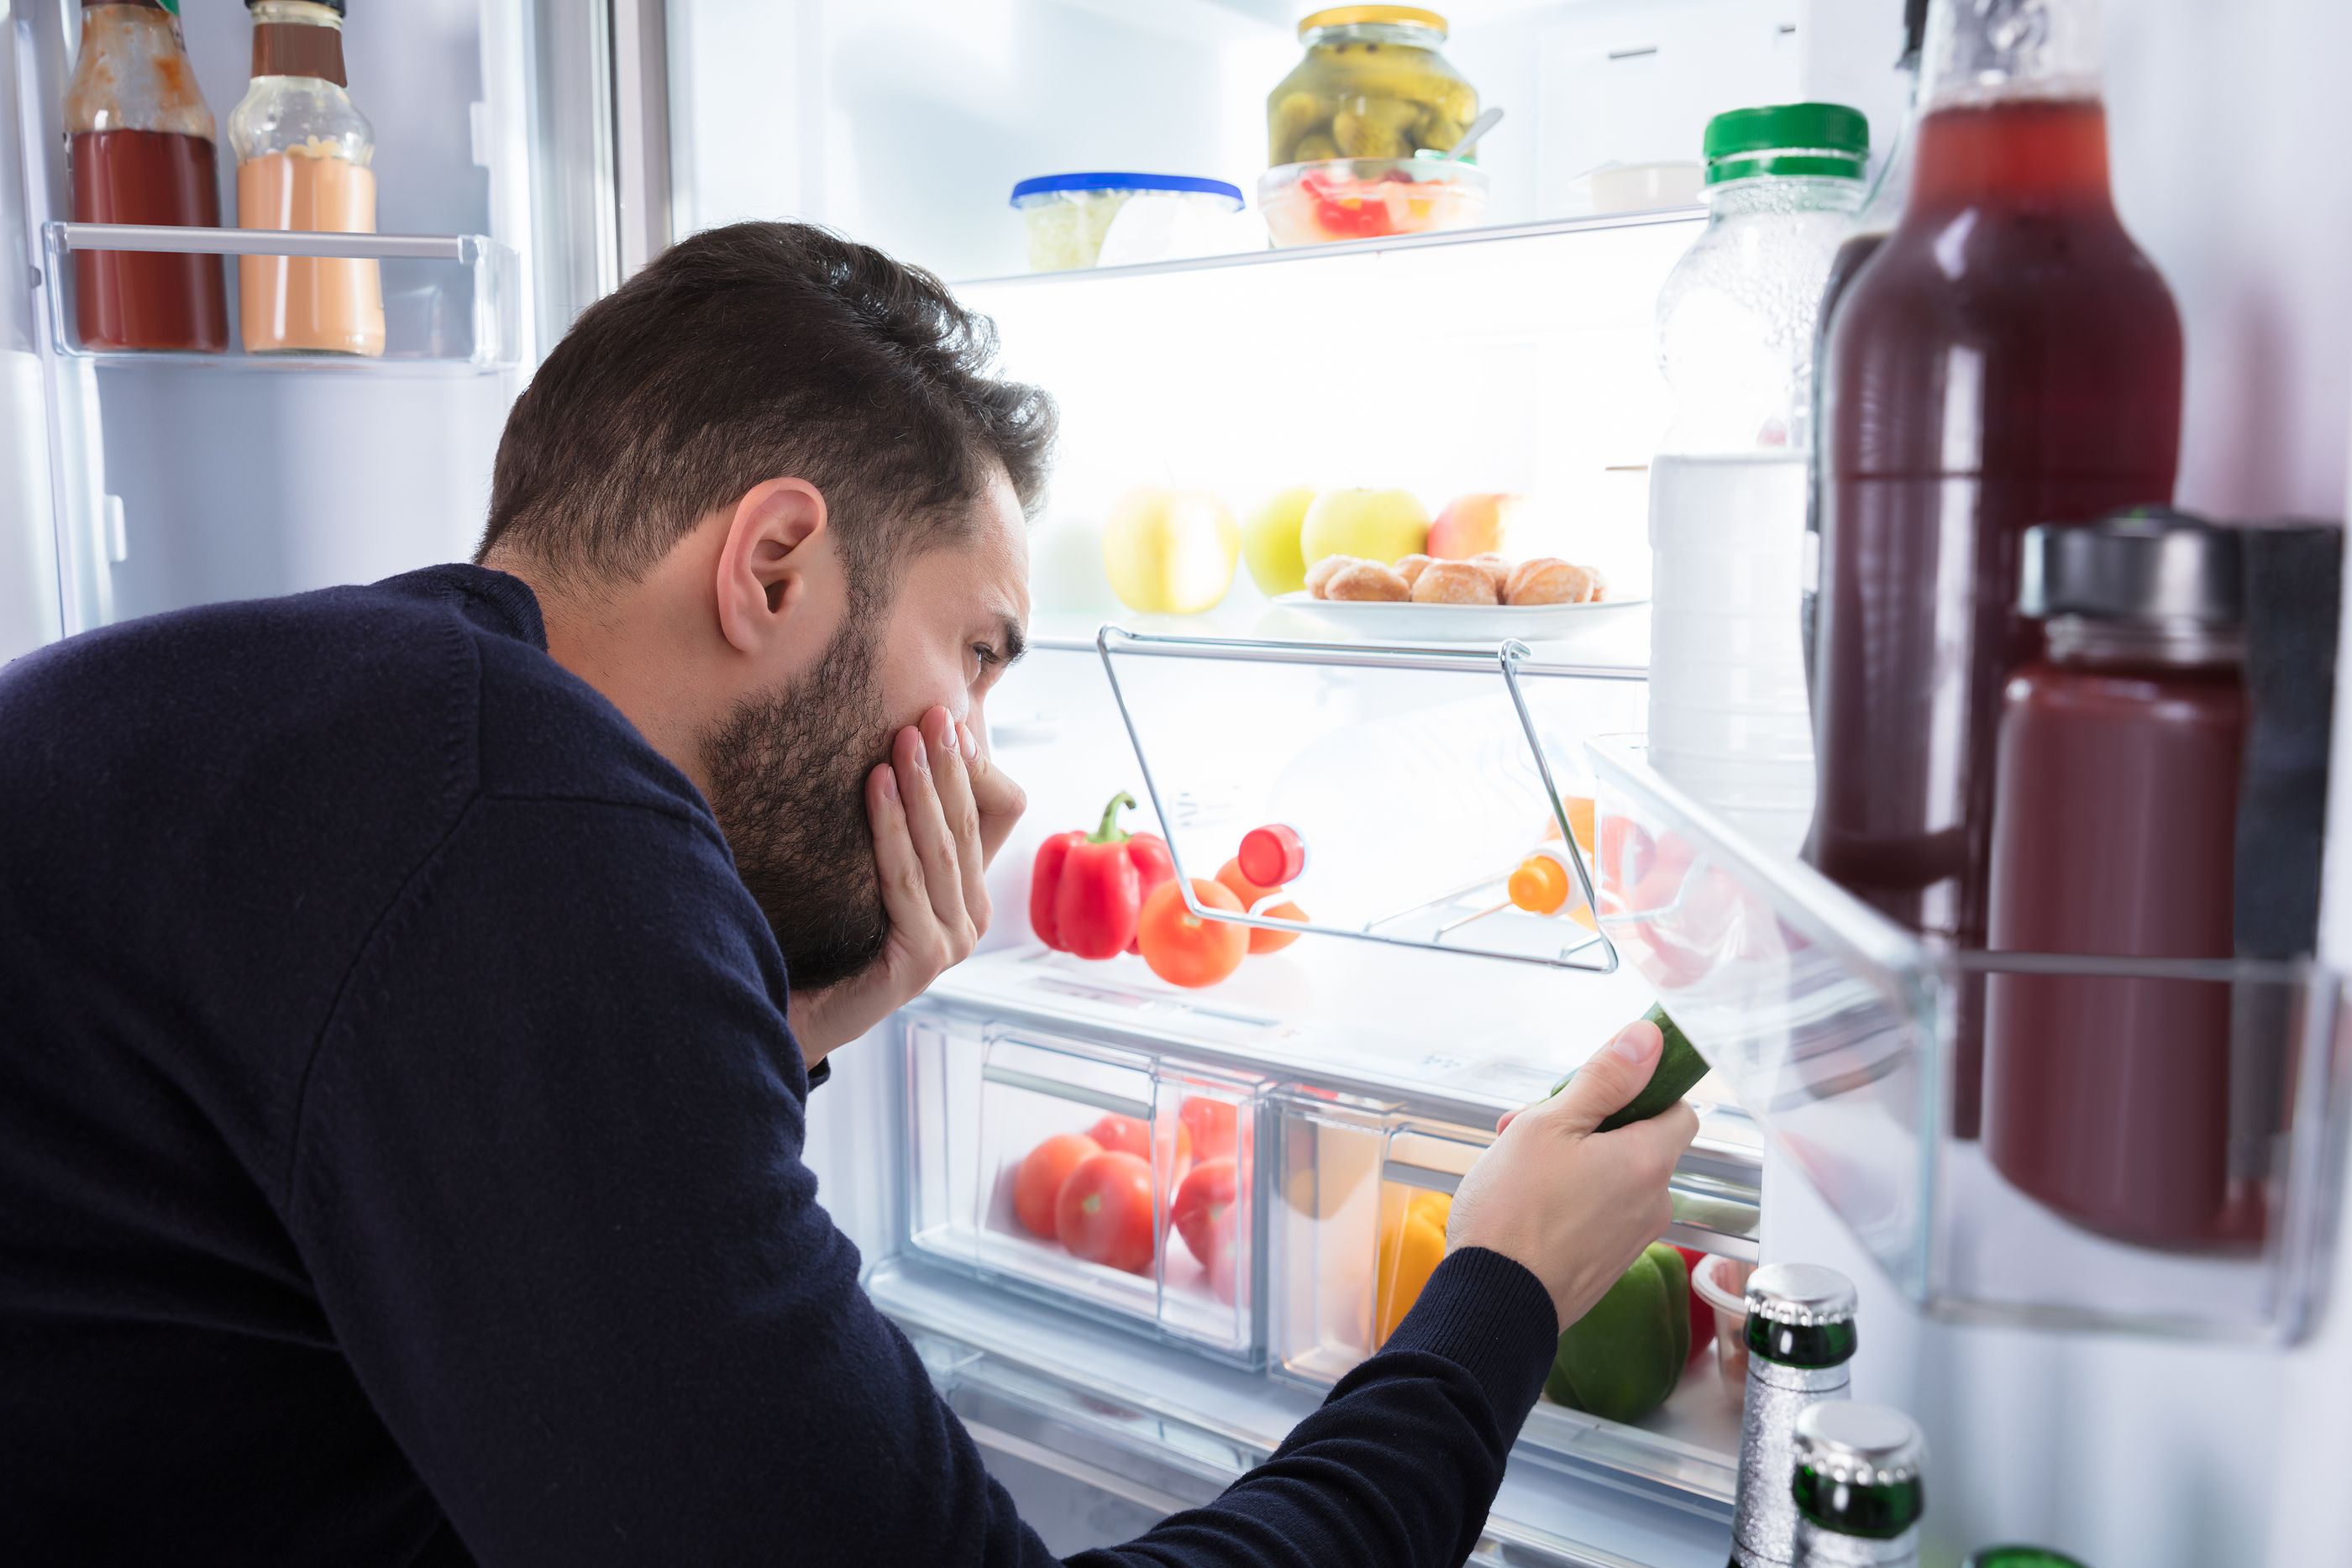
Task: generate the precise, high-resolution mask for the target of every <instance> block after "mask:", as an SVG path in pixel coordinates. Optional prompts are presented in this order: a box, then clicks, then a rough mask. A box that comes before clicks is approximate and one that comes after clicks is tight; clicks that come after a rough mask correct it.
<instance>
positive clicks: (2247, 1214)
mask: <svg viewBox="0 0 2352 1568" xmlns="http://www.w3.org/2000/svg"><path fill="white" fill-rule="evenodd" d="M2025 549H2026V562H2025V571H2024V578H2025V584H2024V588H2023V591H2022V593H2021V600H2020V610H2021V612H2022V613H2024V614H2026V615H2029V616H2032V617H2036V618H2041V619H2042V620H2043V621H2044V623H2045V624H2046V626H2047V628H2048V636H2047V644H2048V645H2047V649H2046V651H2045V653H2043V655H2042V658H2040V659H2038V660H2035V661H2033V662H2032V663H2031V664H2026V665H2025V666H2024V667H2023V668H2021V669H2020V670H2019V671H2018V672H2017V673H2016V674H2013V675H2012V676H2011V677H2010V682H2009V690H2008V692H2007V693H2006V695H2005V696H2004V698H2003V704H2002V714H2001V720H2000V759H1999V762H1998V764H1997V776H1998V782H1997V784H1996V787H1995V810H1994V818H1993V835H1992V841H1993V850H1992V867H1991V915H1990V941H1991V946H1993V948H1994V949H1995V950H1997V951H1999V952H2002V953H2033V954H2067V955H2084V954H2087V955H2092V956H2098V957H2110V958H2141V959H2182V958H2188V959H2198V958H2228V957H2230V956H2232V955H2233V954H2234V952H2235V951H2236V943H2235V940H2234V936H2235V933H2234V925H2235V921H2234V915H2233V904H2234V899H2235V893H2236V882H2237V853H2236V851H2237V819H2238V794H2239V778H2240V775H2241V774H2242V771H2243V770H2244V767H2245V759H2246V730H2247V720H2248V713H2249V709H2248V704H2247V697H2246V688H2245V684H2244V681H2243V679H2242V674H2241V666H2242V663H2243V659H2244V639H2243V636H2242V632H2241V626H2242V622H2243V619H2244V603H2243V597H2244V596H2243V590H2242V586H2241V568H2242V557H2241V550H2240V542H2239V536H2238V534H2237V533H2236V532H2235V531H2233V530H2231V529H2227V528H2207V527H2204V526H2202V525H2200V524H2199V523H2197V522H2196V521H2195V520H2194V519H2193V518H2187V517H2177V516H2156V517H2123V518H2116V519H2112V520H2110V521H2107V522H2104V523H2100V524H2097V525H2095V526H2093V527H2090V528H2036V529H2034V530H2032V533H2030V534H2028V535H2027V537H2026V545H2025ZM1985 996H1986V1008H1985V1113H1984V1146H1985V1155H1986V1157H1987V1158H1988V1159H1990V1161H1991V1162H1992V1165H1993V1167H1994V1168H1995V1169H1997V1170H1999V1171H2000V1173H2001V1175H2002V1176H2005V1177H2007V1178H2008V1179H2009V1181H2010V1182H2011V1184H2012V1185H2014V1186H2017V1187H2019V1188H2020V1189H2021V1190H2023V1191H2024V1192H2027V1193H2029V1194H2031V1195H2032V1196H2033V1197H2036V1198H2038V1199H2040V1200H2041V1201H2042V1203H2044V1204H2046V1205H2048V1206H2049V1207H2051V1208H2053V1209H2055V1210H2056V1211H2057V1212H2059V1213H2061V1214H2063V1215H2065V1216H2066V1217H2067V1218H2070V1219H2073V1220H2074V1221H2075V1222H2076V1223H2078V1224H2081V1225H2084V1226H2086V1227H2088V1228H2091V1229H2093V1230H2096V1231H2100V1232H2102V1233H2104V1234H2105V1235H2109V1236H2114V1237H2116V1238H2119V1239H2123V1240H2126V1241H2136V1242H2139V1243H2141V1244H2143V1245H2147V1246H2156V1247H2168V1248H2206V1247H2214V1246H2221V1245H2227V1244H2230V1243H2231V1242H2232V1241H2248V1242H2251V1241H2252V1240H2255V1239H2258V1236H2259V1230H2260V1211H2259V1206H2248V1205H2244V1204H2235V1205H2233V1203H2232V1201H2231V1199H2232V1191H2231V1180H2230V1177H2231V1172H2230V1159H2229V1154H2230V1124H2231V1071H2230V1063H2231V987H2230V985H2229V984H2228V982H2226V981H2222V980H2213V979H2187V978H2180V977H2172V976H2163V977H2153V976H2151V977H2140V976H2127V977H2117V976H2112V975H2105V976H2094V975H2090V974H2087V973H2080V972H2076V973H2056V974H2025V973H1994V974H1992V975H1990V976H1989V977H1987V978H1986V981H1985ZM2250 1219H2251V1220H2252V1229H2249V1228H2248V1221H2249V1220H2250Z"/></svg>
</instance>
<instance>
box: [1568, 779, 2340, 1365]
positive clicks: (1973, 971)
mask: <svg viewBox="0 0 2352 1568" xmlns="http://www.w3.org/2000/svg"><path fill="white" fill-rule="evenodd" d="M1591 756H1592V763H1593V768H1594V773H1595V777H1596V780H1597V789H1598V799H1599V812H1600V831H1599V853H1598V855H1597V856H1596V861H1597V867H1598V874H1599V877H1600V881H1601V925H1602V928H1603V929H1604V930H1606V931H1608V932H1609V933H1610V935H1611V936H1612V938H1614V940H1615V942H1616V944H1617V946H1618V948H1619V950H1620V951H1621V952H1622V953H1623V954H1624V955H1625V956H1626V958H1627V960H1628V961H1629V962H1630V963H1631V964H1633V966H1634V967H1637V968H1638V969H1639V970H1640V971H1641V972H1642V973H1643V976H1644V977H1646V978H1647V979H1649V980H1650V982H1651V983H1652V984H1653V985H1654V986H1656V987H1657V988H1658V991H1659V996H1660V1000H1661V1001H1662V1002H1663V1003H1664V1006H1665V1008H1666V1009H1667V1010H1668V1011H1669V1012H1671V1013H1672V1014H1673V1015H1674V1018H1675V1021H1676V1022H1677V1023H1678V1024H1680V1025H1681V1026H1682V1028H1683V1030H1684V1031H1685V1033H1687V1034H1688V1035H1689V1036H1690V1038H1691V1040H1692V1042H1693V1043H1694V1044H1695V1045H1696V1046H1697V1047H1698V1049H1699V1051H1701V1052H1702V1053H1703V1054H1705V1056H1706V1059H1707V1061H1708V1062H1709V1064H1710V1065H1711V1066H1713V1067H1714V1069H1715V1070H1716V1071H1717V1073H1718V1074H1719V1075H1720V1076H1721V1077H1722V1078H1723V1079H1724V1080H1726V1081H1727V1083H1728V1084H1729V1086H1730V1087H1731V1089H1732V1091H1733V1092H1735V1093H1737V1094H1738V1097H1739V1099H1740V1101H1741V1103H1743V1104H1744V1105H1745V1106H1746V1107H1747V1109H1748V1112H1749V1113H1750V1114H1751V1115H1752V1116H1753V1117H1754V1118H1755V1119H1756V1121H1757V1122H1758V1123H1759V1124H1760V1125H1761V1127H1762V1129H1763V1131H1764V1133H1765V1134H1766V1135H1767V1136H1769V1138H1771V1139H1772V1140H1773V1142H1774V1143H1775V1144H1776V1145H1778V1146H1779V1147H1780V1149H1781V1150H1782V1151H1783V1152H1784V1153H1785V1154H1786V1155H1788V1157H1789V1159H1790V1163H1791V1164H1792V1165H1794V1166H1796V1168H1797V1169H1798V1170H1800V1171H1801V1172H1802V1173H1803V1174H1804V1176H1805V1177H1806V1178H1807V1179H1808V1180H1809V1181H1810V1182H1811V1184H1812V1185H1813V1186H1815V1187H1816V1188H1818V1189H1819V1191H1820V1192H1821V1194H1822V1197H1824V1198H1825V1199H1826V1200H1827V1201H1828V1203H1829V1204H1830V1206H1831V1207H1832V1208H1833V1209H1834V1210H1835V1211H1836V1212H1837V1213H1838V1215H1839V1216H1840V1217H1841V1218H1843V1220H1844V1221H1845V1223H1846V1224H1847V1225H1848V1226H1849V1227H1850V1228H1852V1229H1853V1232H1854V1234H1855V1235H1856V1237H1857V1238H1859V1239H1860V1240H1861V1241H1862V1243H1863V1245H1864V1247H1865V1248H1866V1249H1868V1250H1869V1251H1870V1252H1871V1254H1872V1255H1873V1256H1874V1258H1875V1259H1876V1260H1877V1261H1878V1262H1879V1263H1880V1264H1881V1266H1883V1267H1884V1268H1885V1271H1886V1273H1887V1275H1888V1277H1889V1278H1890V1279H1891V1280H1893V1281H1895V1284H1896V1285H1897V1286H1898V1287H1899V1288H1900V1289H1902V1290H1903V1291H1905V1293H1906V1295H1908V1296H1909V1297H1910V1298H1911V1299H1912V1300H1913V1301H1916V1302H1917V1303H1918V1304H1919V1305H1920V1306H1922V1307H1923V1308H1925V1309H1927V1310H1928V1311H1931V1312H1937V1313H1940V1314H1943V1315H1947V1316H1955V1317H1962V1318H1969V1319H1975V1320H1982V1321H1990V1322H2023V1323H2032V1324H2039V1325H2047V1326H2062V1327H2063V1326H2087V1327H2098V1328H2102V1329H2107V1330H2113V1331H2121V1332H2137V1333H2158V1334H2168V1335H2188V1336H2200V1337H2227V1338H2242V1339H2243V1338H2251V1339H2263V1340H2274V1341H2283V1342H2290V1343H2291V1342H2293V1341H2294V1340H2297V1339H2299V1338H2301V1337H2303V1336H2304V1335H2305V1333H2308V1331H2309V1329H2310V1327H2311V1325H2312V1324H2313V1323H2314V1322H2315V1320H2316V1317H2317V1314H2318V1312H2319V1311H2320V1309H2321V1306H2322V1304H2323V1298H2324V1282H2325V1281H2326V1277H2327V1269H2328V1259H2329V1249H2330V1238H2331V1233H2332V1229H2333V1216H2332V1190H2333V1187H2334V1186H2335V1183H2336V1170H2337V1166H2338V1163H2339V1157H2340V1148H2341V1143H2342V1120H2343V1108H2342V1106H2341V1104H2340V1099H2341V1095H2340V1087H2341V1083H2340V1080H2341V1076H2342V1074H2341V1072H2340V1070H2339V1069H2338V1067H2337V1066H2336V1060H2335V1059H2336V1049H2335V1041H2336V1016H2337V999H2338V989H2339V988H2338V982H2337V979H2336V976H2334V975H2333V974H2331V973H2329V972H2327V971H2326V970H2324V969H2321V968H2319V967H2315V966H2312V965H2309V964H2273V963H2258V962H2252V961H2232V960H2215V961H2198V960H2166V961H2154V962H2151V961H2147V960H2137V959H2122V958H2096V957H2087V956H2069V955H2051V954H2013V953H1987V952H1975V951H1954V950H1951V949H1948V948H1943V947H1937V946H1929V945H1927V944H1926V943H1923V942H1921V941H1920V940H1918V939H1917V938H1916V937H1914V936H1912V935H1910V934H1909V933H1908V932H1906V931H1904V930H1902V929H1900V928H1899V927H1897V926H1895V925H1894V924H1893V923H1891V922H1889V921H1887V920H1885V918H1883V917H1882V916H1880V915H1878V914H1877V913H1876V912H1875V911H1874V910H1872V909H1870V908H1868V907H1867V906H1865V905H1864V904H1862V903H1860V902H1859V901H1857V900H1855V899H1853V897H1851V896H1850V895H1848V894H1846V893H1845V892H1844V891H1843V889H1841V888H1839V887H1837V886H1835V885H1834V884H1832V883H1830V882H1829V881H1828V880H1827V879H1826V878H1824V877H1822V876H1821V875H1820V874H1819V873H1816V872H1814V871H1813V870H1812V869H1811V867H1809V866H1807V865H1804V864H1802V863H1801V862H1798V861H1796V860H1794V859H1792V858H1790V857H1787V856H1784V855H1779V854H1775V853H1773V852H1768V851H1765V850H1762V849H1760V848H1759V847H1757V846H1755V845H1754V844H1753V843H1751V842H1750V841H1748V840H1746V839H1745V838H1744V837H1743V836H1742V835H1741V834H1740V833H1739V832H1738V831H1737V830H1735V829H1733V828H1731V827H1729V826H1727V825H1726V824H1725V823H1723V822H1722V821H1720V820H1718V819H1717V818H1715V817H1714V816H1712V815H1711V814H1709V813H1708V812H1707V811H1706V810H1704V809H1703V808H1701V807H1699V806H1697V805H1696V804H1695V803H1694V802H1692V801H1691V800H1688V799H1687V798H1686V797H1685V796H1683V795H1682V794H1680V793H1679V792H1678V791H1676V790H1675V789H1673V788H1672V787H1671V786H1670V785H1668V784H1666V783H1665V782H1664V780H1663V779H1660V778H1659V777H1658V776H1657V774H1656V773H1655V772H1654V770H1653V769H1652V768H1650V767H1649V766H1648V764H1647V762H1646V760H1645V758H1644V754H1643V750H1642V748H1641V747H1640V746H1639V745H1638V744H1637V743H1634V742H1631V741H1616V740H1611V741H1602V742H1596V743H1595V744H1594V745H1593V746H1592V747H1591ZM1964 1016H1981V1017H1982V1018H1983V1019H1984V1020H1985V1022H1984V1029H1985V1036H1986V1041H1987V1045H1988V1048H1989V1050H1988V1054H1989V1056H1990V1058H1991V1059H1992V1063H1993V1066H1992V1071H1990V1073H1989V1074H1988V1078H1987V1093H1986V1100H1987V1107H1986V1113H1985V1127H1984V1135H1983V1136H1982V1138H1980V1139H1979V1138H1968V1139H1963V1138H1959V1137H1956V1136H1954V1135H1953V1134H1951V1133H1950V1131H1949V1130H1948V1129H1949V1127H1950V1125H1951V1119H1950V1117H1949V1114H1948V1104H1949V1098H1950V1078H1951V1067H1950V1063H1951V1061H1952V1058H1953V1054H1954V1048H1953V1040H1954V1037H1955V1031H1956V1030H1957V1029H1958V1027H1960V1019H1962V1018H1963V1017H1964ZM2184 1041H2186V1045H2185V1047H2184ZM2004 1064H2005V1065H2004ZM2126 1097H2127V1098H2128V1103H2129V1104H2130V1106H2131V1107H2132V1109H2131V1111H2130V1112H2129V1113H2128V1114H2129V1116H2130V1117H2131V1118H2133V1120H2132V1121H2131V1122H2130V1123H2128V1124H2123V1125H2126V1134H2117V1133H2116V1130H2115V1129H2116V1127H2117V1126H2118V1125H2119V1124H2122V1123H2119V1115H2118V1113H2113V1112H2114V1108H2115V1107H2116V1104H2117V1103H2119V1102H2122V1101H2124V1100H2125V1099H2126ZM2151 1125H2152V1126H2155V1127H2157V1128H2158V1129H2159V1131H2160V1132H2162V1133H2163V1134H2165V1135H2164V1136H2162V1137H2159V1138H2155V1139H2151V1138H2149V1137H2148V1136H2147V1134H2146V1131H2145V1129H2146V1128H2147V1126H2151ZM2176 1131H2177V1136H2176V1135H2173V1134H2175V1133H2176ZM2103 1140H2104V1141H2103Z"/></svg>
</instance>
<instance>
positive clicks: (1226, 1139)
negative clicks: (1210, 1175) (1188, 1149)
mask: <svg viewBox="0 0 2352 1568" xmlns="http://www.w3.org/2000/svg"><path fill="white" fill-rule="evenodd" d="M1176 1122H1177V1124H1178V1125H1179V1126H1181V1127H1182V1128H1183V1129H1184V1130H1185V1131H1186V1132H1188V1133H1190V1134H1192V1153H1193V1154H1194V1155H1198V1156H1199V1157H1200V1159H1201V1160H1202V1163H1204V1164H1205V1163H1206V1162H1208V1161H1210V1160H1222V1159H1226V1158H1229V1157H1230V1156H1231V1155H1233V1153H1234V1146H1235V1145H1238V1144H1239V1143H1240V1142H1241V1135H1240V1130H1239V1129H1240V1124H1241V1118H1240V1113H1239V1112H1238V1111H1237V1110H1236V1109H1235V1108H1234V1106H1233V1105H1232V1104H1231V1103H1227V1102H1226V1101H1223V1100H1212V1099H1210V1098H1209V1097H1208V1096H1207V1095H1205V1094H1194V1095H1192V1096H1190V1097H1188V1098H1187V1099H1186V1100H1185V1102H1184V1103H1183V1104H1181V1105H1180V1106H1178V1107H1177V1108H1176Z"/></svg>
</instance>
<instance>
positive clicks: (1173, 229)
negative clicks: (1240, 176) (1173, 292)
mask: <svg viewBox="0 0 2352 1568" xmlns="http://www.w3.org/2000/svg"><path fill="white" fill-rule="evenodd" d="M1013 206H1015V207H1016V208H1018V209H1020V212H1021V215H1022V217H1023V219H1024V221H1025V222H1026V223H1027V225H1028V229H1029V270H1030V271H1032V272H1072V271H1076V270H1079V269H1081V268H1084V267H1131V266H1135V265H1138V264H1140V263H1144V262H1152V261H1173V260H1176V259H1178V258H1180V257H1182V256H1213V255H1216V254H1217V253H1219V252H1221V251H1224V250H1230V249H1232V248H1233V246H1232V244H1231V241H1232V237H1233V231H1232V228H1231V226H1230V223H1229V220H1230V219H1231V218H1232V217H1233V214H1235V213H1237V212H1239V211H1241V208H1242V193H1241V190H1240V187H1238V186H1234V185H1228V184H1226V183H1224V182H1223V180H1203V179H1199V178H1196V177H1195V176H1193V175H1191V174H1128V173H1079V174H1041V175H1039V176H1038V177H1037V178H1035V179H1034V180H1024V181H1022V182H1021V183H1019V184H1017V185H1015V186H1013Z"/></svg>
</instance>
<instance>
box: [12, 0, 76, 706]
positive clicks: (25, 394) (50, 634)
mask: <svg viewBox="0 0 2352 1568" xmlns="http://www.w3.org/2000/svg"><path fill="white" fill-rule="evenodd" d="M21 9H22V6H21V5H20V4H19V0H0V664H5V663H6V662H7V661H8V660H10V659H13V658H15V657H16V655H17V654H19V653H24V652H26V650H27V649H31V648H37V647H38V646H40V645H41V644H42V643H47V642H48V641H50V640H51V639H52V638H54V637H56V636H57V635H58V632H59V631H60V630H61V629H62V623H61V619H60V614H59V603H58V560H57V536H56V531H55V529H54V528H53V527H52V526H51V522H50V510H49V422H48V413H47V393H46V392H44V390H43V386H42V378H41V356H40V351H39V349H38V348H37V345H36V341H35V338H34V322H33V298H34V295H33V274H32V265H33V262H32V257H33V246H32V242H31V239H30V236H29V235H28V234H27V231H26V224H25V201H24V186H25V181H24V169H25V163H24V156H23V152H24V150H23V147H22V145H21V139H22V136H23V124H24V121H23V117H22V116H21V115H20V114H19V112H18V109H19V105H18V103H17V94H16V82H17V64H18V62H17V58H16V33H17V15H16V13H17V12H18V11H19V10H21Z"/></svg>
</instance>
